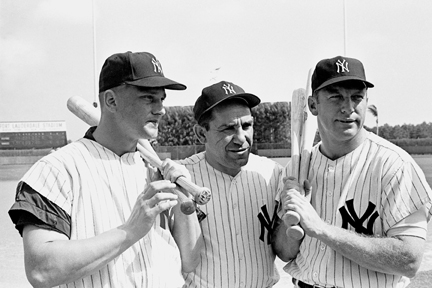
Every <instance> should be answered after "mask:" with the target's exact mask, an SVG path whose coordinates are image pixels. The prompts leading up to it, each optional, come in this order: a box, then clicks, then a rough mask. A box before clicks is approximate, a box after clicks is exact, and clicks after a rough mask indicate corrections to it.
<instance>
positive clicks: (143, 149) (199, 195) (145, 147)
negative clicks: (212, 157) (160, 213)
mask: <svg viewBox="0 0 432 288" xmlns="http://www.w3.org/2000/svg"><path fill="white" fill-rule="evenodd" d="M67 107H68V109H69V110H70V111H71V112H72V113H73V114H75V115H76V116H77V117H78V118H80V119H81V120H83V121H84V122H86V123H87V124H89V125H91V126H96V125H98V124H99V119H100V112H99V110H98V109H96V108H94V107H93V106H92V105H91V104H90V103H88V102H87V101H85V100H84V99H83V98H81V97H79V96H74V97H71V98H69V99H68V101H67ZM137 149H138V151H139V152H140V154H141V157H143V158H144V160H146V161H147V162H149V163H150V164H152V165H153V166H154V167H156V168H158V169H161V168H162V161H161V160H160V159H159V157H158V156H157V154H156V152H155V151H154V149H153V147H152V146H151V145H150V143H149V141H148V140H145V139H140V140H139V141H138V144H137ZM175 183H176V184H177V185H179V186H180V187H181V188H183V189H179V190H180V191H182V192H183V193H180V197H181V200H184V201H185V202H184V203H187V204H182V207H183V206H187V205H189V206H191V203H189V202H191V201H190V199H189V198H188V197H187V196H188V195H187V193H188V192H189V193H190V194H191V195H192V196H193V197H194V200H195V202H196V203H197V204H199V205H205V204H207V202H208V201H209V200H210V198H211V192H210V190H209V189H208V188H206V187H199V186H198V185H196V184H194V183H192V182H191V181H190V180H189V179H187V178H185V177H179V178H178V179H177V180H176V181H175ZM186 191H187V192H186ZM181 194H183V195H185V196H186V198H187V199H186V198H184V197H182V195H181ZM187 200H189V202H188V201H187ZM192 204H193V205H195V204H194V203H192ZM190 209H192V207H190ZM193 211H195V207H194V209H193Z"/></svg>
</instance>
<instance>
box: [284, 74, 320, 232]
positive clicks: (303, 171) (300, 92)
mask: <svg viewBox="0 0 432 288" xmlns="http://www.w3.org/2000/svg"><path fill="white" fill-rule="evenodd" d="M311 75H312V69H310V70H309V73H308V78H307V83H306V90H305V89H302V88H300V89H297V90H295V91H294V92H293V98H292V102H291V173H292V176H293V177H296V179H298V181H299V183H300V185H303V183H304V181H305V180H307V178H308V173H309V163H310V158H311V151H312V147H313V141H314V139H315V134H316V130H317V121H316V118H315V117H314V116H313V115H312V114H311V113H310V111H309V108H308V104H307V101H308V97H309V96H311V85H310V79H311ZM301 187H302V188H301V189H302V190H301V191H300V192H301V193H302V194H303V195H305V191H304V187H303V186H301ZM307 189H311V187H307ZM308 199H309V200H310V193H309V194H308ZM283 220H284V222H285V223H286V224H287V225H288V226H289V228H288V229H287V234H288V235H289V236H290V237H292V238H294V239H301V238H303V236H304V231H303V229H302V228H301V227H300V226H298V225H297V224H298V223H299V222H300V216H299V215H298V213H296V212H294V211H288V212H287V213H286V214H285V215H284V217H283Z"/></svg>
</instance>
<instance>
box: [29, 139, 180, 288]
mask: <svg viewBox="0 0 432 288" xmlns="http://www.w3.org/2000/svg"><path fill="white" fill-rule="evenodd" d="M149 179H150V170H149V169H148V167H147V166H146V164H145V163H144V161H143V160H142V159H141V158H140V156H139V153H138V152H136V153H126V154H124V155H122V156H121V157H119V156H118V155H116V154H115V153H113V152H112V151H110V150H108V149H106V148H104V147H103V146H101V145H99V144H98V143H97V142H95V141H91V140H88V139H80V140H78V141H76V142H74V143H71V144H69V145H67V146H65V147H63V148H62V149H60V150H59V151H56V152H54V153H52V154H50V155H47V156H46V157H44V158H43V159H41V160H40V161H38V162H37V163H36V164H35V165H34V166H33V167H32V168H31V169H30V170H29V171H28V172H27V173H26V174H25V176H24V177H23V179H22V181H25V182H26V183H27V184H29V185H30V186H31V187H32V188H33V189H34V190H36V191H38V192H39V193H40V194H41V195H43V196H45V197H46V198H48V199H49V200H50V201H52V202H54V203H55V204H57V205H58V206H60V207H61V208H62V209H63V210H64V211H66V213H68V214H69V215H70V216H71V237H70V240H78V239H86V238H90V237H93V236H96V235H98V234H101V233H103V232H105V231H107V230H110V229H112V228H115V227H118V226H120V225H121V224H123V223H125V222H126V220H127V219H128V217H129V215H130V214H131V210H132V208H133V206H134V204H135V202H136V199H137V197H138V195H139V194H140V193H142V192H143V191H144V189H145V187H146V185H147V184H148V183H149V181H150V180H149ZM183 283H184V280H183V277H182V275H181V261H180V252H179V250H178V247H177V245H176V244H175V242H174V239H173V238H172V236H171V234H170V232H169V231H167V230H165V229H162V228H161V227H160V226H159V225H157V224H155V226H154V227H153V229H151V230H150V232H149V233H148V234H147V235H146V236H145V237H144V238H143V239H141V240H140V241H138V242H137V243H135V244H134V245H133V246H131V247H130V248H129V249H127V250H126V251H124V252H123V253H122V254H121V255H120V256H118V257H116V258H115V259H114V260H112V261H110V262H109V263H108V264H107V265H106V266H105V267H103V268H102V269H100V270H99V271H97V272H95V273H94V274H92V275H90V276H87V277H84V278H83V279H80V280H77V281H75V282H73V283H69V284H65V285H61V286H60V287H74V288H80V287H82V288H90V287H91V288H96V287H119V288H120V287H151V288H153V287H166V288H172V287H182V285H183Z"/></svg>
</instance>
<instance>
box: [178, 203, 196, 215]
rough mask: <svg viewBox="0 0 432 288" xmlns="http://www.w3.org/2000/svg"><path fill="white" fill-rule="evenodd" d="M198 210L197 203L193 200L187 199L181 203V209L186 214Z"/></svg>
mask: <svg viewBox="0 0 432 288" xmlns="http://www.w3.org/2000/svg"><path fill="white" fill-rule="evenodd" d="M195 210H196V206H195V203H193V202H192V201H185V202H183V203H181V204H180V211H181V212H182V213H183V214H185V215H190V214H192V213H194V212H195Z"/></svg>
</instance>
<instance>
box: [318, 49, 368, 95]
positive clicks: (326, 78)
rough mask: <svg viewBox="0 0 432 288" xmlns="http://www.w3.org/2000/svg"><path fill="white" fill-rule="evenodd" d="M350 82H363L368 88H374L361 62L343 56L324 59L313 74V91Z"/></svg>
mask: <svg viewBox="0 0 432 288" xmlns="http://www.w3.org/2000/svg"><path fill="white" fill-rule="evenodd" d="M348 80H358V81H362V82H363V83H364V84H365V85H366V87H370V88H371V87H374V85H373V84H372V83H370V82H368V81H366V75H365V70H364V67H363V64H362V63H361V62H360V61H359V60H357V59H354V58H348V57H342V56H336V57H334V58H330V59H324V60H321V61H320V62H318V64H317V65H316V67H315V71H314V72H313V74H312V91H316V90H319V89H322V88H324V87H326V86H329V85H331V84H334V83H338V82H342V81H348Z"/></svg>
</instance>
